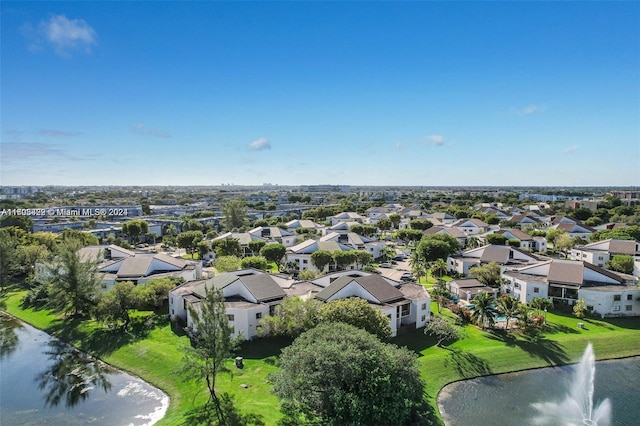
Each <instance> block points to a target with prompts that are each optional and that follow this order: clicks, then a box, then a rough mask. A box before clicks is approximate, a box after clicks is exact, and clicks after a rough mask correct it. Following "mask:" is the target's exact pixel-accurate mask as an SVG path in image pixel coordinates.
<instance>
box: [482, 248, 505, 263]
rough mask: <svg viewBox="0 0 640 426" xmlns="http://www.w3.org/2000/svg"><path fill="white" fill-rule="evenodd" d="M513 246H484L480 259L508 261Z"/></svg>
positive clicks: (484, 260) (485, 260) (499, 261)
mask: <svg viewBox="0 0 640 426" xmlns="http://www.w3.org/2000/svg"><path fill="white" fill-rule="evenodd" d="M510 250H511V248H510V247H508V246H498V245H489V246H486V247H485V248H484V251H483V252H482V255H481V256H480V261H482V262H496V263H507V262H508V261H509V252H510Z"/></svg>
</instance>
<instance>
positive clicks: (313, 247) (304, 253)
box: [285, 239, 356, 273]
mask: <svg viewBox="0 0 640 426" xmlns="http://www.w3.org/2000/svg"><path fill="white" fill-rule="evenodd" d="M318 250H325V251H328V252H331V253H333V252H335V251H346V250H353V249H352V248H351V247H349V246H347V245H346V244H342V243H339V242H337V241H318V240H313V239H309V240H306V241H303V242H301V243H299V244H296V245H295V246H291V247H287V251H286V254H285V257H286V264H287V265H291V266H294V265H295V271H298V272H300V271H304V270H306V269H310V270H312V271H314V272H316V273H324V272H327V271H328V272H331V271H333V270H335V268H336V265H335V264H334V263H333V262H331V263H329V265H327V266H325V269H324V270H323V271H319V270H318V268H316V267H315V265H314V264H313V263H312V262H311V255H312V254H313V253H315V252H316V251H318ZM355 267H356V265H355V263H354V264H352V265H350V266H349V267H347V269H355Z"/></svg>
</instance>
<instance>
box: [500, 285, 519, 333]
mask: <svg viewBox="0 0 640 426" xmlns="http://www.w3.org/2000/svg"><path fill="white" fill-rule="evenodd" d="M496 307H497V308H498V312H500V313H501V314H502V315H504V316H505V317H507V324H506V329H507V331H509V320H510V319H511V318H513V317H515V316H516V314H517V313H518V312H519V309H520V301H519V300H518V299H516V298H515V297H513V296H509V295H508V294H505V295H503V296H501V297H500V298H499V299H498V300H497V302H496Z"/></svg>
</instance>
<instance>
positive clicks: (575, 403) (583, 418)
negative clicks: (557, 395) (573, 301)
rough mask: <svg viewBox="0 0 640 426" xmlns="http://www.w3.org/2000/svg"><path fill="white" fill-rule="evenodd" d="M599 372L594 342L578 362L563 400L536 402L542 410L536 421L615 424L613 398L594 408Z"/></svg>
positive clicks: (568, 424)
mask: <svg viewBox="0 0 640 426" xmlns="http://www.w3.org/2000/svg"><path fill="white" fill-rule="evenodd" d="M595 374H596V357H595V354H594V353H593V347H592V346H591V343H589V345H587V348H586V349H585V351H584V354H583V355H582V359H580V362H579V363H578V364H577V365H576V367H575V371H574V374H573V376H572V381H571V388H570V390H569V393H568V394H567V396H566V397H565V398H564V400H562V401H561V402H559V403H558V402H542V403H535V404H532V405H533V407H535V408H536V409H537V410H538V411H539V415H538V416H537V417H536V418H535V419H534V424H539V425H549V424H552V425H556V424H558V425H566V426H579V425H587V426H607V425H609V424H610V423H611V403H610V402H609V399H605V400H604V401H602V402H600V403H599V404H598V405H596V407H595V408H594V403H593V389H594V385H593V382H594V379H595Z"/></svg>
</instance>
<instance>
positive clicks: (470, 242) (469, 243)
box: [467, 237, 480, 249]
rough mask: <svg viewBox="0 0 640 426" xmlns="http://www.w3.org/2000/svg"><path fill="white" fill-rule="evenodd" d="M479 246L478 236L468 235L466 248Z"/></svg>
mask: <svg viewBox="0 0 640 426" xmlns="http://www.w3.org/2000/svg"><path fill="white" fill-rule="evenodd" d="M478 247H480V240H479V239H478V237H469V238H468V239H467V248H470V249H473V248H478Z"/></svg>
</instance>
